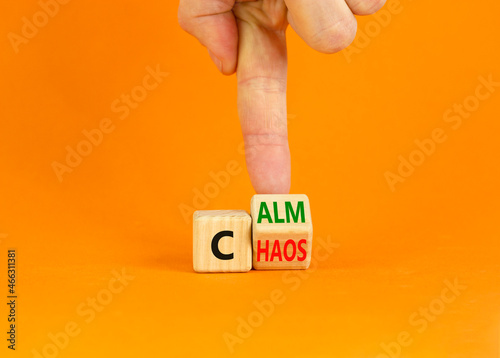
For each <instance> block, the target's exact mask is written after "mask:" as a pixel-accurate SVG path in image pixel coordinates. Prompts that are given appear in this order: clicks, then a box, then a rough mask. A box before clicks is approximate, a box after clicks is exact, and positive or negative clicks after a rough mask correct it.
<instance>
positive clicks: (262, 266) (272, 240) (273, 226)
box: [250, 194, 313, 270]
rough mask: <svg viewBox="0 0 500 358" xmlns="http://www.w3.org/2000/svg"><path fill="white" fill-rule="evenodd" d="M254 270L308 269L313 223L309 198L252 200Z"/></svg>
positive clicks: (278, 196) (260, 196)
mask: <svg viewBox="0 0 500 358" xmlns="http://www.w3.org/2000/svg"><path fill="white" fill-rule="evenodd" d="M250 206H251V209H250V212H251V215H252V228H253V233H252V241H253V268H254V269H256V270H290V269H307V268H308V267H309V265H310V263H311V249H312V234H313V228H312V222H311V210H310V208H309V198H308V197H307V196H306V195H302V194H300V195H254V196H253V198H252V201H251V204H250Z"/></svg>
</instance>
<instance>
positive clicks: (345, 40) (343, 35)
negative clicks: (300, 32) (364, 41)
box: [311, 17, 357, 53]
mask: <svg viewBox="0 0 500 358" xmlns="http://www.w3.org/2000/svg"><path fill="white" fill-rule="evenodd" d="M356 31H357V22H356V20H355V19H354V17H352V18H347V17H346V18H344V19H342V20H341V21H338V22H336V23H333V24H330V25H329V26H327V27H324V28H322V29H321V30H319V31H318V32H316V33H315V34H314V35H313V36H312V39H311V46H312V47H313V48H314V49H315V50H317V51H320V52H324V53H336V52H339V51H341V50H343V49H344V48H346V47H347V46H349V45H350V44H351V43H352V42H353V41H354V38H355V37H356Z"/></svg>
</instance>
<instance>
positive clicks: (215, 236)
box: [193, 210, 252, 272]
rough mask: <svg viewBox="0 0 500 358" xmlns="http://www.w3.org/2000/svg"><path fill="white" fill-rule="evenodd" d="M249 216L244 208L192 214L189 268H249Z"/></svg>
mask: <svg viewBox="0 0 500 358" xmlns="http://www.w3.org/2000/svg"><path fill="white" fill-rule="evenodd" d="M251 234H252V218H251V217H250V215H249V214H248V213H247V212H246V211H244V210H204V211H196V212H195V213H194V214H193V268H194V270H195V271H196V272H248V271H250V270H251V269H252V237H251Z"/></svg>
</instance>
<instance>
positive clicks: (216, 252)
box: [212, 231, 234, 260]
mask: <svg viewBox="0 0 500 358" xmlns="http://www.w3.org/2000/svg"><path fill="white" fill-rule="evenodd" d="M225 236H229V237H233V232H232V231H221V232H219V233H217V234H216V235H215V236H214V238H213V239H212V252H213V254H214V255H215V257H217V258H218V259H219V260H232V259H233V258H234V253H230V254H223V253H222V252H220V250H219V241H220V239H222V238H223V237H225Z"/></svg>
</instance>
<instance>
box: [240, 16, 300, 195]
mask: <svg viewBox="0 0 500 358" xmlns="http://www.w3.org/2000/svg"><path fill="white" fill-rule="evenodd" d="M237 22H238V32H239V47H238V66H237V72H236V73H237V77H238V113H239V117H240V123H241V129H242V132H243V138H244V141H245V153H246V162H247V168H248V172H249V175H250V180H251V181H252V185H253V187H254V189H255V191H256V192H257V193H260V194H287V193H288V192H289V191H290V151H289V147H288V132H287V110H286V83H287V54H286V36H285V29H286V25H287V24H286V21H285V24H284V25H283V26H282V28H279V29H278V30H276V29H269V28H266V27H263V26H258V25H255V24H252V23H250V22H247V21H243V20H240V19H238V20H237Z"/></svg>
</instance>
